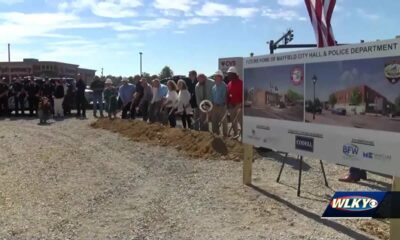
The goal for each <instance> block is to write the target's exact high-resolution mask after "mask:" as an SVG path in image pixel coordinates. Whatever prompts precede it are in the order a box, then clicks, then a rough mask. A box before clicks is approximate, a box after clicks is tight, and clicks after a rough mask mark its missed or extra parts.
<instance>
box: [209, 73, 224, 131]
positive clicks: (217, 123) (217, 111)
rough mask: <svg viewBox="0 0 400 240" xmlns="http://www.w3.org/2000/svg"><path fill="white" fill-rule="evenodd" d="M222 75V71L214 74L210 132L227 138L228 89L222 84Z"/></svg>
mask: <svg viewBox="0 0 400 240" xmlns="http://www.w3.org/2000/svg"><path fill="white" fill-rule="evenodd" d="M223 80H224V74H223V73H222V71H217V72H216V73H215V84H214V86H213V87H212V91H211V98H212V103H213V109H212V116H211V122H212V130H213V133H214V134H217V135H220V134H221V130H220V128H221V125H222V134H223V136H224V137H227V136H228V121H227V100H228V89H227V86H226V84H225V83H224V81H223Z"/></svg>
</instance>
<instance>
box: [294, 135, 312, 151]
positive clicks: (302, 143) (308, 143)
mask: <svg viewBox="0 0 400 240" xmlns="http://www.w3.org/2000/svg"><path fill="white" fill-rule="evenodd" d="M295 148H296V149H298V150H303V151H307V152H314V138H309V137H303V136H296V140H295Z"/></svg>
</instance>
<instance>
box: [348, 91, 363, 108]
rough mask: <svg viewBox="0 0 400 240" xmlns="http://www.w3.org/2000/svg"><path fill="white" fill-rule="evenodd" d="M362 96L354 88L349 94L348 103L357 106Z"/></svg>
mask: <svg viewBox="0 0 400 240" xmlns="http://www.w3.org/2000/svg"><path fill="white" fill-rule="evenodd" d="M361 101H362V96H361V92H360V91H359V90H358V89H354V90H353V92H352V93H351V96H350V105H355V106H358V105H360V104H361Z"/></svg>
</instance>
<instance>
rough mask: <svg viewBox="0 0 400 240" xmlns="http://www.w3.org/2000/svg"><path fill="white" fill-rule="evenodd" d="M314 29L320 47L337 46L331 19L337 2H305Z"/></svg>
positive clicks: (325, 0) (327, 0)
mask: <svg viewBox="0 0 400 240" xmlns="http://www.w3.org/2000/svg"><path fill="white" fill-rule="evenodd" d="M304 1H305V3H306V6H307V10H308V14H309V15H310V19H311V23H312V25H313V27H314V31H315V37H316V38H317V45H318V47H327V46H334V45H336V42H335V37H334V36H333V31H332V26H331V18H332V13H333V9H334V8H335V4H336V0H304Z"/></svg>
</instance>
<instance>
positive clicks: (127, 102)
mask: <svg viewBox="0 0 400 240" xmlns="http://www.w3.org/2000/svg"><path fill="white" fill-rule="evenodd" d="M135 90H136V87H135V85H133V84H131V83H129V82H128V78H123V79H122V85H121V86H120V87H119V91H118V98H119V100H120V101H121V102H122V116H121V118H122V119H128V118H132V117H134V115H133V114H132V111H131V105H132V100H133V94H134V93H135ZM128 111H129V112H130V117H128Z"/></svg>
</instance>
